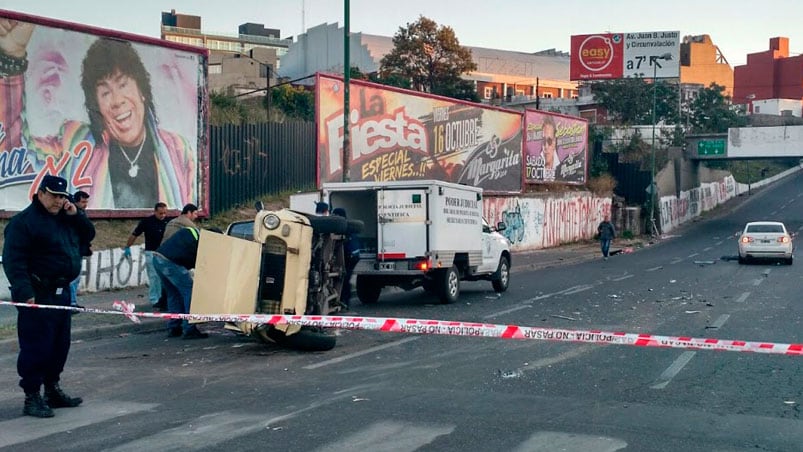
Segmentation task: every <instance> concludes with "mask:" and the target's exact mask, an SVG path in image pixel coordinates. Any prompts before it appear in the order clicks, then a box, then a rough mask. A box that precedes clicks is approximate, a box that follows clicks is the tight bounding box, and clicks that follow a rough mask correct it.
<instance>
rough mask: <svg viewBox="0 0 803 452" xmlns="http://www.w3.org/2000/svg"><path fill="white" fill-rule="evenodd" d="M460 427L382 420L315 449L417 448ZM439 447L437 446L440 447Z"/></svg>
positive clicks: (333, 451)
mask: <svg viewBox="0 0 803 452" xmlns="http://www.w3.org/2000/svg"><path fill="white" fill-rule="evenodd" d="M456 428H457V426H456V425H451V424H435V425H431V424H425V423H423V422H422V423H421V424H413V423H410V422H398V421H392V420H382V421H377V422H374V423H373V424H371V425H368V426H366V427H364V428H362V429H360V430H358V431H355V432H353V433H351V434H349V435H347V436H345V437H342V438H337V439H336V440H335V441H333V442H331V443H329V444H326V445H324V446H322V447H319V448H317V449H315V451H316V452H351V451H354V450H397V451H416V450H421V449H425V447H424V446H430V448H431V446H432V443H433V442H434V441H435V440H437V439H438V437H441V436H448V435H451V434H452V432H454V430H455V429H456ZM436 449H437V447H436Z"/></svg>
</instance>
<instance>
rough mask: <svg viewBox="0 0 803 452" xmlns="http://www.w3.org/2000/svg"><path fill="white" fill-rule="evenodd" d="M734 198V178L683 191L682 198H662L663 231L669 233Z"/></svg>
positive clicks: (729, 177) (728, 177) (730, 177)
mask: <svg viewBox="0 0 803 452" xmlns="http://www.w3.org/2000/svg"><path fill="white" fill-rule="evenodd" d="M734 196H736V181H735V180H734V179H733V176H727V177H725V178H724V179H722V180H719V181H716V182H709V183H703V184H700V186H699V187H696V188H693V189H691V190H687V191H682V192H680V197H676V196H662V197H661V231H662V232H664V233H666V232H669V231H671V230H673V229H675V228H677V227H678V226H680V225H681V224H683V223H685V222H687V221H689V220H691V219H692V218H695V217H698V216H700V214H702V213H703V212H706V211H708V210H711V209H713V208H714V207H716V206H718V205H720V204H722V203H724V202H726V201H728V200H729V199H731V198H733V197H734Z"/></svg>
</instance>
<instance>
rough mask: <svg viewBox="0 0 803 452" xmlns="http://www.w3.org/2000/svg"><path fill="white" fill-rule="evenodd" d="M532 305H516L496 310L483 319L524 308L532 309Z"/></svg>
mask: <svg viewBox="0 0 803 452" xmlns="http://www.w3.org/2000/svg"><path fill="white" fill-rule="evenodd" d="M530 308H532V305H529V304H528V305H522V306H516V307H515V308H510V309H505V310H504V311H499V312H494V313H493V314H488V315H486V316H485V317H483V319H492V318H494V317H499V316H500V315H505V314H510V313H511V312H516V311H521V310H522V309H530Z"/></svg>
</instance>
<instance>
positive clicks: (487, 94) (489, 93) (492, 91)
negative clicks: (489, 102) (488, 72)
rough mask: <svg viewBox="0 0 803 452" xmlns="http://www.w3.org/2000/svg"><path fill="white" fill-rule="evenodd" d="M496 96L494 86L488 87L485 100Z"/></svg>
mask: <svg viewBox="0 0 803 452" xmlns="http://www.w3.org/2000/svg"><path fill="white" fill-rule="evenodd" d="M493 94H494V89H493V87H492V86H486V87H485V90H484V91H483V98H484V99H490V98H491V97H492V96H493Z"/></svg>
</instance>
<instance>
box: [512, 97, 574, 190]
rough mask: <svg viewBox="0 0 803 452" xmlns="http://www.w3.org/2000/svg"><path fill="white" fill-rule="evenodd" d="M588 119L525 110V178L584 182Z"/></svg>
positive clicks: (539, 180) (544, 180)
mask: <svg viewBox="0 0 803 452" xmlns="http://www.w3.org/2000/svg"><path fill="white" fill-rule="evenodd" d="M587 155H588V121H586V120H585V119H581V118H577V117H573V116H563V115H559V114H555V113H547V112H543V111H534V110H526V111H525V112H524V157H525V161H526V163H525V165H526V166H525V181H526V182H527V183H544V182H548V183H551V182H559V183H564V184H576V185H583V184H585V182H586V171H587V160H588V158H587Z"/></svg>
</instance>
